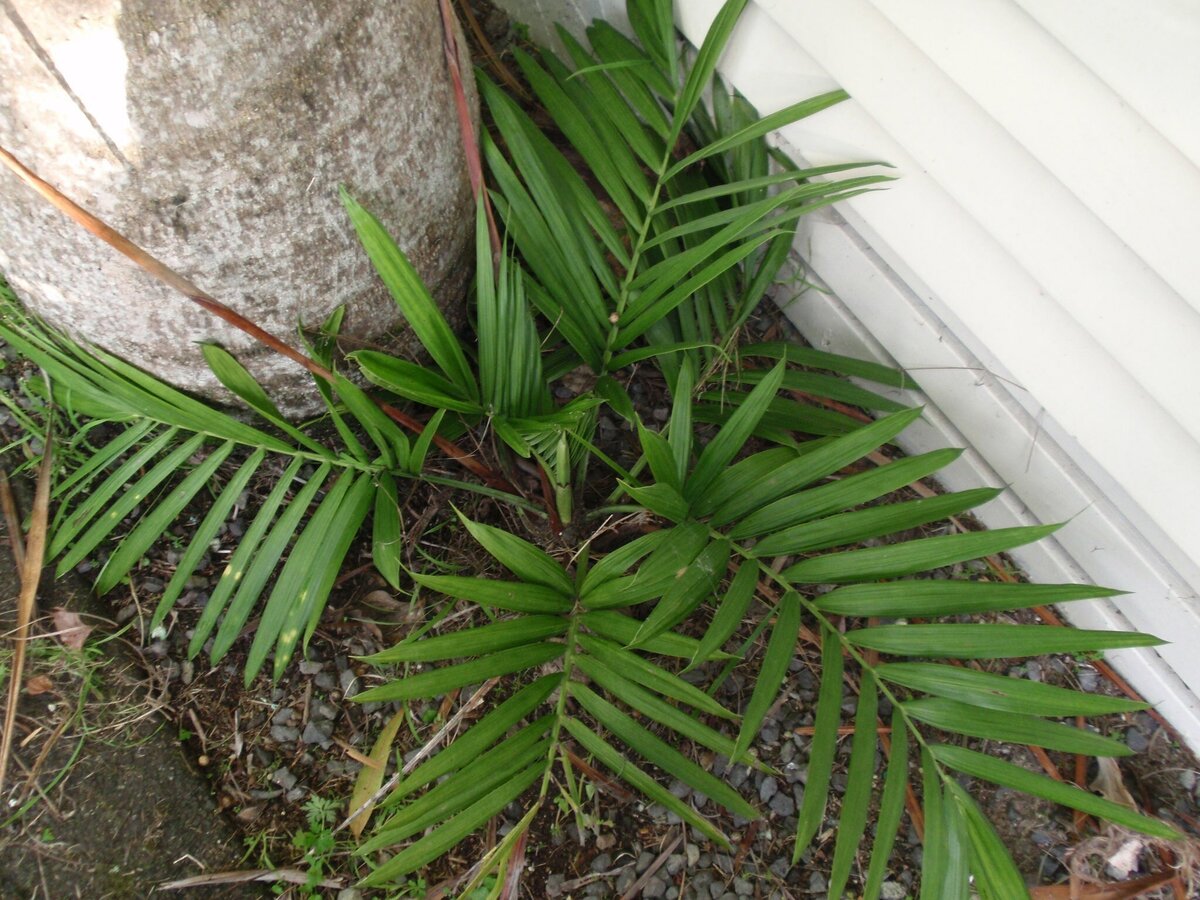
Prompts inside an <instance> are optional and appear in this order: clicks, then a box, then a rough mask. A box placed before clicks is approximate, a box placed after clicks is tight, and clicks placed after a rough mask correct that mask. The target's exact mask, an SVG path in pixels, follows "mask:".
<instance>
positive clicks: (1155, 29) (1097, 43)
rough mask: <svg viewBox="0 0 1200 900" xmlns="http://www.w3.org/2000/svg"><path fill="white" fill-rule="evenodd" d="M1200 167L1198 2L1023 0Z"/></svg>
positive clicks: (1019, 0)
mask: <svg viewBox="0 0 1200 900" xmlns="http://www.w3.org/2000/svg"><path fill="white" fill-rule="evenodd" d="M1015 2H1016V3H1017V4H1019V5H1020V6H1021V7H1022V8H1024V9H1025V11H1026V12H1027V13H1028V14H1029V15H1030V16H1032V17H1033V18H1034V19H1036V20H1037V21H1038V22H1039V23H1041V25H1042V26H1043V27H1044V28H1045V29H1046V30H1047V31H1048V32H1049V33H1050V34H1052V35H1054V37H1055V38H1056V39H1057V40H1058V41H1059V42H1060V43H1062V45H1063V46H1064V47H1066V48H1068V49H1069V50H1070V51H1071V53H1072V54H1074V55H1075V56H1076V57H1077V58H1078V59H1079V60H1080V61H1081V62H1083V63H1084V64H1085V65H1087V66H1088V68H1090V69H1091V70H1092V71H1093V72H1095V73H1096V75H1097V77H1098V78H1099V79H1100V80H1101V81H1103V82H1104V83H1105V84H1107V85H1108V86H1109V87H1111V88H1112V89H1113V90H1114V91H1115V92H1116V93H1118V94H1119V95H1120V96H1121V97H1122V98H1123V99H1124V100H1125V101H1126V102H1127V103H1128V104H1129V105H1130V107H1132V108H1133V109H1135V110H1137V111H1138V113H1139V114H1141V115H1142V116H1143V117H1144V118H1145V119H1146V121H1147V122H1149V123H1150V124H1151V125H1152V126H1153V127H1154V128H1156V129H1157V130H1158V131H1159V132H1160V133H1161V134H1162V135H1163V136H1164V137H1166V138H1167V139H1168V140H1169V141H1170V142H1171V143H1173V144H1174V145H1175V146H1176V147H1178V148H1179V150H1180V152H1181V153H1183V154H1184V155H1185V156H1187V157H1188V158H1189V159H1190V160H1191V161H1192V163H1193V164H1194V165H1197V166H1200V116H1197V115H1196V88H1197V86H1198V85H1200V52H1197V48H1200V4H1197V2H1196V0H1138V2H1136V3H1130V2H1129V0H1015Z"/></svg>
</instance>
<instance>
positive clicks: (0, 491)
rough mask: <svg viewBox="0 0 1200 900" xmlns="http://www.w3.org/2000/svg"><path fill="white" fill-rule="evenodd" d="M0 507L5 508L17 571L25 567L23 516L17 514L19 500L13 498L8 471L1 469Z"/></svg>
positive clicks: (5, 522)
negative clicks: (22, 536)
mask: <svg viewBox="0 0 1200 900" xmlns="http://www.w3.org/2000/svg"><path fill="white" fill-rule="evenodd" d="M0 507H2V508H3V510H4V525H5V527H6V528H7V529H8V543H9V546H10V547H12V555H13V562H14V563H16V564H17V571H18V572H20V571H21V570H22V569H23V568H25V541H24V540H23V539H22V538H21V517H20V516H19V515H17V501H16V500H15V499H14V498H13V492H12V485H11V484H9V483H8V473H7V472H5V471H4V470H3V469H0Z"/></svg>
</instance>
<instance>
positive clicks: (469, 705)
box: [333, 678, 500, 834]
mask: <svg viewBox="0 0 1200 900" xmlns="http://www.w3.org/2000/svg"><path fill="white" fill-rule="evenodd" d="M499 681H500V679H499V678H490V679H488V680H487V681H485V682H484V683H483V684H482V685H480V687H479V689H478V690H477V691H475V693H474V694H472V695H471V697H470V699H468V700H467V702H466V703H464V704H463V705H462V706H461V707H460V708H459V710H458V712H456V713H455V714H454V716H453V718H451V719H450V721H448V722H447V723H446V724H445V725H443V726H442V727H441V728H440V729H439V730H438V733H437V734H435V735H434V736H433V737H431V738H430V739H429V741H428V742H427V743H426V744H425V746H424V747H422V748H421V749H420V751H419V752H418V753H417V754H416V755H415V756H413V758H412V759H410V760H409V761H408V762H406V763H405V764H404V767H403V768H402V769H400V770H399V771H397V772H396V773H395V774H393V775H392V777H391V778H389V779H388V780H387V782H385V783H384V784H383V785H382V786H381V787H380V788H379V790H377V791H376V792H375V793H374V794H372V795H371V796H370V797H368V798H367V799H366V800H365V801H364V802H363V804H362V805H361V806H360V807H359V808H358V809H356V810H354V811H353V812H352V813H350V815H349V816H347V817H346V818H345V819H344V820H343V821H342V823H341V824H340V825H338V827H337V828H335V829H333V832H334V834H337V832H339V831H341V830H342V829H343V828H346V827H348V826H349V825H350V823H351V822H353V821H354V820H355V819H357V818H358V817H359V816H360V815H362V812H363V810H365V809H366V808H367V807H368V806H374V805H375V804H376V803H378V802H379V800H380V799H381V798H382V797H383V795H384V794H386V793H388V792H389V791H391V789H392V788H394V787H395V786H396V785H397V784H399V783H400V779H401V778H403V777H404V776H405V775H407V774H408V773H409V772H411V771H412V770H413V769H415V768H416V767H417V766H418V765H420V764H421V761H422V760H424V759H425V757H427V756H429V754H430V753H432V752H433V749H434V748H435V747H436V746H437V745H438V744H440V743H441V742H442V739H443V738H444V737H445V736H446V735H448V734H449V733H450V732H451V731H452V730H453V729H455V728H457V727H458V725H459V723H460V722H462V720H463V718H464V717H465V716H466V715H467V713H469V712H470V711H471V710H473V709H475V707H477V706H479V704H481V703H482V702H483V698H484V697H486V696H487V695H488V693H489V692H490V691H491V689H492V688H494V687H495V686H496V685H497V684H498V683H499Z"/></svg>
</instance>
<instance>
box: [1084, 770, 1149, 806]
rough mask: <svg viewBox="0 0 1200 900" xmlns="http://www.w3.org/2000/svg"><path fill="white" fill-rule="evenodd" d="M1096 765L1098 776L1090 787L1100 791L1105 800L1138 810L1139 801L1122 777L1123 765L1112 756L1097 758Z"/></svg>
mask: <svg viewBox="0 0 1200 900" xmlns="http://www.w3.org/2000/svg"><path fill="white" fill-rule="evenodd" d="M1096 765H1097V767H1098V771H1097V772H1096V777H1095V778H1094V779H1093V780H1092V783H1091V784H1089V785H1088V787H1090V788H1091V789H1092V790H1093V791H1096V792H1097V793H1099V794H1100V796H1102V797H1103V798H1104V799H1105V800H1111V801H1112V802H1113V803H1120V804H1121V805H1122V806H1127V807H1129V808H1130V809H1132V810H1134V811H1135V812H1136V811H1137V808H1138V805H1137V801H1135V800H1134V799H1133V796H1132V795H1131V794H1130V793H1129V791H1128V790H1127V789H1126V788H1125V782H1124V780H1123V779H1122V778H1121V767H1120V766H1119V765H1117V761H1116V760H1115V759H1113V758H1112V757H1111V756H1101V757H1099V758H1097V759H1096Z"/></svg>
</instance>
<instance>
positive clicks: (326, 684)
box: [313, 672, 337, 691]
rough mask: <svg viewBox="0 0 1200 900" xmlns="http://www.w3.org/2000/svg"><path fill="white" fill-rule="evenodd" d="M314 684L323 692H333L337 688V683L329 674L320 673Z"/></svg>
mask: <svg viewBox="0 0 1200 900" xmlns="http://www.w3.org/2000/svg"><path fill="white" fill-rule="evenodd" d="M313 684H315V685H316V686H317V687H319V688H320V689H321V690H323V691H332V690H333V689H334V688H335V687H337V682H336V681H334V679H333V675H331V674H330V673H329V672H318V673H317V677H316V678H314V679H313Z"/></svg>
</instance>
